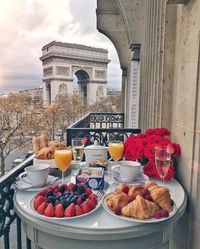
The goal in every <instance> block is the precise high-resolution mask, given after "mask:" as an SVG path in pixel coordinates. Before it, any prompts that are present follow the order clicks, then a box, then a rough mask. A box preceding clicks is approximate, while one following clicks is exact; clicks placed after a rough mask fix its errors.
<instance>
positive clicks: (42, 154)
mask: <svg viewBox="0 0 200 249" xmlns="http://www.w3.org/2000/svg"><path fill="white" fill-rule="evenodd" d="M35 157H36V158H37V159H50V158H51V151H50V150H49V148H48V147H45V148H42V149H41V150H40V151H38V153H37V154H36V156H35Z"/></svg>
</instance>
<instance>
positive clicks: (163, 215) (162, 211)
mask: <svg viewBox="0 0 200 249" xmlns="http://www.w3.org/2000/svg"><path fill="white" fill-rule="evenodd" d="M160 214H161V215H162V217H165V218H166V217H169V212H168V211H167V210H164V209H161V210H160Z"/></svg>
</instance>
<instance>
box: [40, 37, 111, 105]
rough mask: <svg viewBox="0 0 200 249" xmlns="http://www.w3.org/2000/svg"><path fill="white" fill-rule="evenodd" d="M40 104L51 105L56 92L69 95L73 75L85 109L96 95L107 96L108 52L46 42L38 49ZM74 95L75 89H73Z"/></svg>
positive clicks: (82, 46) (71, 88) (70, 44)
mask: <svg viewBox="0 0 200 249" xmlns="http://www.w3.org/2000/svg"><path fill="white" fill-rule="evenodd" d="M40 60H41V61H42V64H43V97H44V103H49V104H51V103H53V102H54V100H55V98H56V96H57V94H58V93H59V92H63V91H67V92H68V94H73V92H74V91H75V90H74V86H73V84H74V83H73V82H74V75H75V76H76V78H77V83H78V90H79V91H80V94H81V95H82V96H83V100H84V103H85V105H90V104H93V103H95V102H96V101H97V91H98V89H99V88H101V89H102V93H103V95H104V96H106V95H107V66H108V63H109V62H110V60H108V51H107V50H106V49H102V48H94V47H89V46H84V45H78V44H72V43H62V42H56V41H53V42H50V43H48V44H47V45H45V46H44V47H43V48H42V56H41V57H40ZM76 91H77V89H76Z"/></svg>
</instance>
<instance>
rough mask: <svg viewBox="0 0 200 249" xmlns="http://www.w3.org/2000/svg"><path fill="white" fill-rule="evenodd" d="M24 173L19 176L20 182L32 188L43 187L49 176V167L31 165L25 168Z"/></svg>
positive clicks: (46, 165) (45, 165)
mask: <svg viewBox="0 0 200 249" xmlns="http://www.w3.org/2000/svg"><path fill="white" fill-rule="evenodd" d="M24 171H25V172H23V173H21V174H20V175H19V179H20V180H22V181H24V182H26V183H28V184H30V185H32V186H44V185H45V184H46V182H47V178H48V174H49V165H48V164H38V165H31V166H28V167H26V168H25V169H24ZM25 176H27V177H25ZM24 178H25V179H24Z"/></svg>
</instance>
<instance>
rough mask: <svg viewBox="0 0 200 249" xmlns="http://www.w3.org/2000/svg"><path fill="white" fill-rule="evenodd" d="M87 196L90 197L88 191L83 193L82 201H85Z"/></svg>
mask: <svg viewBox="0 0 200 249" xmlns="http://www.w3.org/2000/svg"><path fill="white" fill-rule="evenodd" d="M87 198H88V194H87V193H84V194H82V195H81V199H82V201H85V200H86V199H87Z"/></svg>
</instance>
